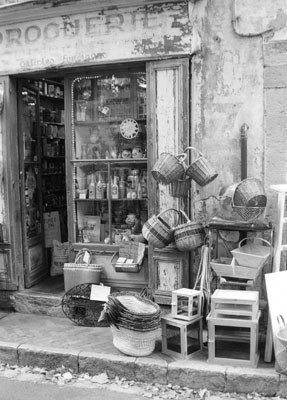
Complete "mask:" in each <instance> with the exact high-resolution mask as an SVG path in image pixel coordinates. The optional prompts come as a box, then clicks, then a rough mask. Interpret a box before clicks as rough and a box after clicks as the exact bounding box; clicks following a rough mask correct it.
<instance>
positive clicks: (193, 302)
mask: <svg viewBox="0 0 287 400" xmlns="http://www.w3.org/2000/svg"><path fill="white" fill-rule="evenodd" d="M171 298H172V302H171V316H172V318H178V319H183V320H185V321H192V320H194V319H197V318H198V317H200V316H201V298H202V292H201V291H200V290H194V289H186V288H182V289H177V290H173V291H172V293H171Z"/></svg>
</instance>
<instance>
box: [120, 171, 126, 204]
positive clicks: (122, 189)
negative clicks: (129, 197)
mask: <svg viewBox="0 0 287 400" xmlns="http://www.w3.org/2000/svg"><path fill="white" fill-rule="evenodd" d="M119 198H120V199H125V198H126V183H125V181H124V177H123V176H121V180H120V183H119Z"/></svg>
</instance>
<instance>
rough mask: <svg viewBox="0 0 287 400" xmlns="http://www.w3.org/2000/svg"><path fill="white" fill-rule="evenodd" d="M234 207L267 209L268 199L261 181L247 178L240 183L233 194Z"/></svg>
mask: <svg viewBox="0 0 287 400" xmlns="http://www.w3.org/2000/svg"><path fill="white" fill-rule="evenodd" d="M233 204H234V206H244V207H266V204H267V197H266V195H265V192H264V188H263V185H262V183H261V181H260V180H259V179H256V178H247V179H244V180H243V181H241V182H240V183H238V185H237V186H236V188H235V191H234V194H233Z"/></svg>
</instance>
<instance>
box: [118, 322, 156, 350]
mask: <svg viewBox="0 0 287 400" xmlns="http://www.w3.org/2000/svg"><path fill="white" fill-rule="evenodd" d="M111 331H112V334H113V345H114V346H115V348H117V349H118V350H119V351H121V352H122V353H124V354H126V355H128V356H134V357H144V356H148V355H150V354H151V353H152V352H153V351H154V349H155V344H156V338H157V337H158V335H159V333H158V330H153V331H148V332H138V331H132V330H131V329H127V328H123V327H122V326H119V328H116V327H115V326H113V325H111Z"/></svg>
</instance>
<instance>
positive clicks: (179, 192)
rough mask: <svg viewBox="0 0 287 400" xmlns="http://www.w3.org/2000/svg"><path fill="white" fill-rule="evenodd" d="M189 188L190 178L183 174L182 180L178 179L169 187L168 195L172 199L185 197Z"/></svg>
mask: <svg viewBox="0 0 287 400" xmlns="http://www.w3.org/2000/svg"><path fill="white" fill-rule="evenodd" d="M190 186H191V178H190V176H186V174H184V176H183V178H182V179H178V180H177V181H174V182H172V183H171V184H170V185H169V193H170V195H171V196H173V197H187V196H188V192H189V189H190Z"/></svg>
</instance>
